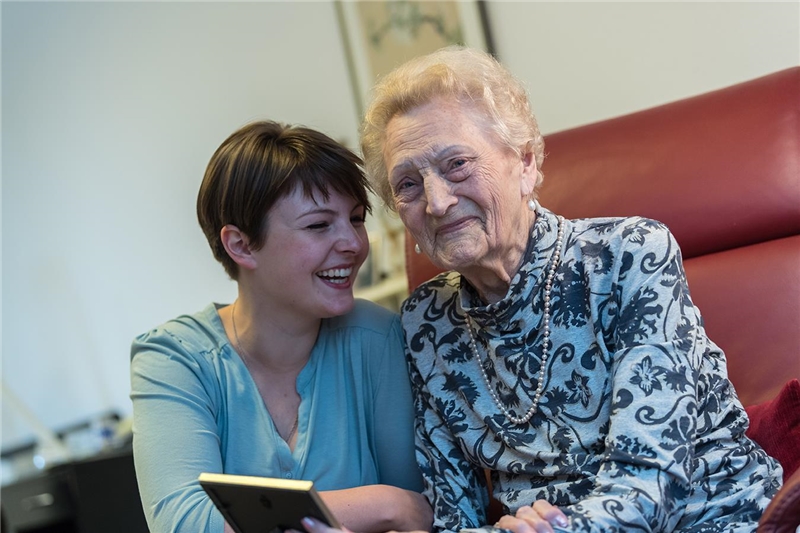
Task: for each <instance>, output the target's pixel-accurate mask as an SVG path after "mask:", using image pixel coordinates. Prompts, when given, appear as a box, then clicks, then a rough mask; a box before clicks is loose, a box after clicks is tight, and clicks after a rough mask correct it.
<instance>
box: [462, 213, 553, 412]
mask: <svg viewBox="0 0 800 533" xmlns="http://www.w3.org/2000/svg"><path fill="white" fill-rule="evenodd" d="M563 239H564V217H562V216H559V217H558V235H557V236H556V244H555V251H553V259H552V261H550V267H549V268H548V269H547V277H546V278H545V282H544V314H543V316H542V324H543V325H544V333H543V334H542V364H541V366H540V367H539V383H538V385H537V387H536V392H535V393H534V395H533V405H531V408H530V409H528V412H527V413H525V416H523V417H516V416H514V415H512V414H511V413H509V412H508V409H507V408H506V406H505V405H503V402H502V401H500V398H498V397H497V393H496V392H495V391H494V388H493V387H492V383H491V381H490V380H489V376H488V375H487V374H486V370H485V369H484V368H483V362H482V361H481V356H480V354H479V353H478V345H477V343H476V342H475V335H474V334H473V333H472V328H473V325H472V318H470V316H469V314H466V313H465V316H466V317H467V333H468V334H469V347H470V348H471V349H472V356H473V357H474V358H475V361H477V363H478V367H479V368H480V369H481V375H482V376H483V381H484V382H485V383H486V387H487V388H488V389H489V394H491V396H492V399H493V400H494V403H495V405H497V407H498V408H499V409H500V410H501V411H502V412H503V415H505V417H506V420H508V421H509V422H511V423H512V424H514V425H516V426H519V425H522V424H526V423H527V422H528V421H529V420H530V419H531V417H533V415H535V414H536V411H538V410H539V400H540V399H541V398H542V391H543V390H544V371H545V367H546V366H547V358H548V357H549V351H550V292H551V291H552V289H553V278H554V277H555V273H556V268H557V267H558V263H559V261H560V259H561V242H562V241H563ZM486 355H487V357H490V356H489V353H488V352H487V354H486Z"/></svg>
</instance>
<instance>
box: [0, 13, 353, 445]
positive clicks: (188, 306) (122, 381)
mask: <svg viewBox="0 0 800 533" xmlns="http://www.w3.org/2000/svg"><path fill="white" fill-rule="evenodd" d="M2 10H3V13H2V24H3V26H2V30H3V33H2V39H3V42H2V45H3V65H2V69H3V72H2V75H3V77H2V81H3V102H2V111H3V124H2V126H3V156H4V157H3V188H4V191H3V192H4V194H3V256H4V258H5V263H4V265H3V267H4V268H3V311H4V312H3V333H4V335H3V355H2V362H3V380H4V381H5V383H6V385H7V386H8V387H9V388H10V389H11V390H12V391H13V392H15V393H16V394H17V395H18V396H19V397H20V398H21V399H23V400H24V401H25V402H26V403H27V404H28V405H29V406H30V408H31V409H32V410H33V411H34V412H35V413H37V414H38V415H39V416H40V418H41V419H42V420H43V421H44V422H45V423H46V424H47V425H49V426H51V427H63V426H64V425H65V424H68V423H71V422H74V421H79V420H81V419H83V418H84V417H86V416H87V415H88V414H92V413H97V412H100V411H102V410H104V409H107V408H119V409H120V410H121V411H123V412H129V410H130V408H129V400H128V390H129V382H128V371H127V367H128V357H129V347H130V341H131V339H132V338H133V337H134V336H135V335H136V334H138V333H140V332H143V331H145V330H147V329H149V328H150V327H152V326H154V325H156V324H158V323H160V322H163V321H165V320H167V319H169V318H171V317H173V316H175V315H177V314H179V313H186V312H193V311H196V310H199V309H201V308H202V307H203V306H205V305H206V304H207V303H208V302H209V301H211V300H215V301H231V299H232V298H233V295H234V294H235V287H234V284H233V283H232V282H230V281H229V280H228V279H227V277H226V275H225V273H224V271H223V270H222V268H221V267H220V266H219V265H218V264H217V263H216V262H215V261H214V259H213V258H212V256H211V253H210V251H209V248H208V244H207V243H206V241H205V238H204V237H203V234H202V232H201V231H200V228H199V226H198V224H197V222H196V220H197V219H196V215H195V198H196V194H197V189H198V186H199V183H200V180H201V178H202V175H203V171H204V169H205V165H206V163H207V162H208V159H209V158H210V157H211V154H212V152H213V151H214V150H215V149H216V147H217V146H218V145H219V143H220V142H222V140H223V139H224V138H225V137H226V136H227V135H228V134H230V133H231V132H233V130H234V129H236V128H237V127H239V126H240V125H242V124H244V123H246V122H248V121H250V120H252V119H255V118H258V117H269V118H274V119H277V120H283V121H287V122H296V123H304V124H306V125H308V126H311V127H316V128H319V129H321V130H323V131H325V132H327V133H329V134H330V135H332V136H334V137H335V138H339V139H347V140H349V141H350V142H351V143H354V142H355V141H356V135H357V131H356V128H357V125H356V122H357V114H356V111H355V107H354V103H353V99H352V96H351V92H350V88H349V85H348V83H349V82H348V78H347V74H346V68H345V61H344V55H343V52H342V47H341V45H340V36H339V33H338V28H337V26H336V25H335V24H334V21H335V15H334V8H333V4H331V3H328V2H324V3H291V4H290V3H277V2H264V3H236V4H226V3H193V2H192V3H188V2H187V3H94V2H86V3H77V2H76V3H72V2H70V3H8V2H3V4H2ZM8 407H9V406H8V402H4V408H3V419H2V430H3V431H2V441H3V443H4V444H8V443H12V442H15V441H17V440H18V439H20V438H22V437H23V436H24V435H25V434H26V433H27V432H28V431H29V428H28V427H27V426H26V425H25V424H24V423H23V421H22V420H21V419H20V418H19V417H18V416H17V415H16V413H15V412H14V411H13V410H11V409H9V408H8Z"/></svg>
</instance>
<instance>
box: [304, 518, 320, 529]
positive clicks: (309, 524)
mask: <svg viewBox="0 0 800 533" xmlns="http://www.w3.org/2000/svg"><path fill="white" fill-rule="evenodd" d="M300 522H301V523H302V524H303V527H305V528H306V529H312V528H313V527H314V526H316V524H315V523H314V521H313V520H312V519H310V518H303V519H302V520H300Z"/></svg>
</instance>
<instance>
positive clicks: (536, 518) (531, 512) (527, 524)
mask: <svg viewBox="0 0 800 533" xmlns="http://www.w3.org/2000/svg"><path fill="white" fill-rule="evenodd" d="M551 524H552V525H551ZM553 525H556V526H559V527H567V526H568V525H569V521H568V520H567V515H565V514H564V513H563V511H561V509H559V508H558V507H556V506H554V505H552V504H550V503H549V502H547V501H545V500H536V501H535V502H533V505H525V506H523V507H520V508H519V509H518V510H517V512H516V514H515V515H514V516H511V515H505V516H504V517H502V518H501V519H500V520H499V521H498V522H497V523H496V524H495V527H499V528H503V529H508V530H511V531H513V532H514V533H534V532H535V533H553Z"/></svg>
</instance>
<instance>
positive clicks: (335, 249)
mask: <svg viewBox="0 0 800 533" xmlns="http://www.w3.org/2000/svg"><path fill="white" fill-rule="evenodd" d="M330 193H331V194H330V196H329V198H328V200H327V201H326V200H325V199H324V198H323V196H322V194H321V193H319V192H318V191H317V192H316V193H315V194H314V196H313V198H309V197H307V196H305V195H304V194H303V191H302V189H301V188H297V189H295V190H294V191H293V192H292V193H291V194H289V195H288V196H285V197H283V198H281V199H280V200H278V202H276V203H275V205H274V206H273V207H272V209H271V210H270V212H269V215H268V218H267V234H266V239H265V240H264V246H263V247H262V248H261V249H260V250H258V251H256V252H255V253H254V255H255V256H256V259H257V264H258V267H257V276H258V277H259V279H260V280H261V283H260V287H261V290H262V291H263V292H264V293H266V294H265V295H264V296H265V297H266V298H267V299H268V301H270V302H272V303H273V304H274V305H276V306H278V307H279V308H280V309H281V311H282V312H284V313H297V314H298V316H301V317H305V318H309V317H311V318H327V317H331V316H337V315H341V314H344V313H347V312H348V311H350V310H351V309H352V307H353V284H354V281H355V279H356V274H358V269H359V268H360V267H361V265H362V264H363V263H364V260H365V259H366V257H367V254H368V253H369V239H368V237H367V230H366V227H365V226H364V217H365V216H366V209H365V207H364V206H363V205H361V204H358V203H357V202H356V200H354V199H353V198H350V197H349V196H345V195H342V194H340V193H338V192H336V191H333V190H331V191H330Z"/></svg>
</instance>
